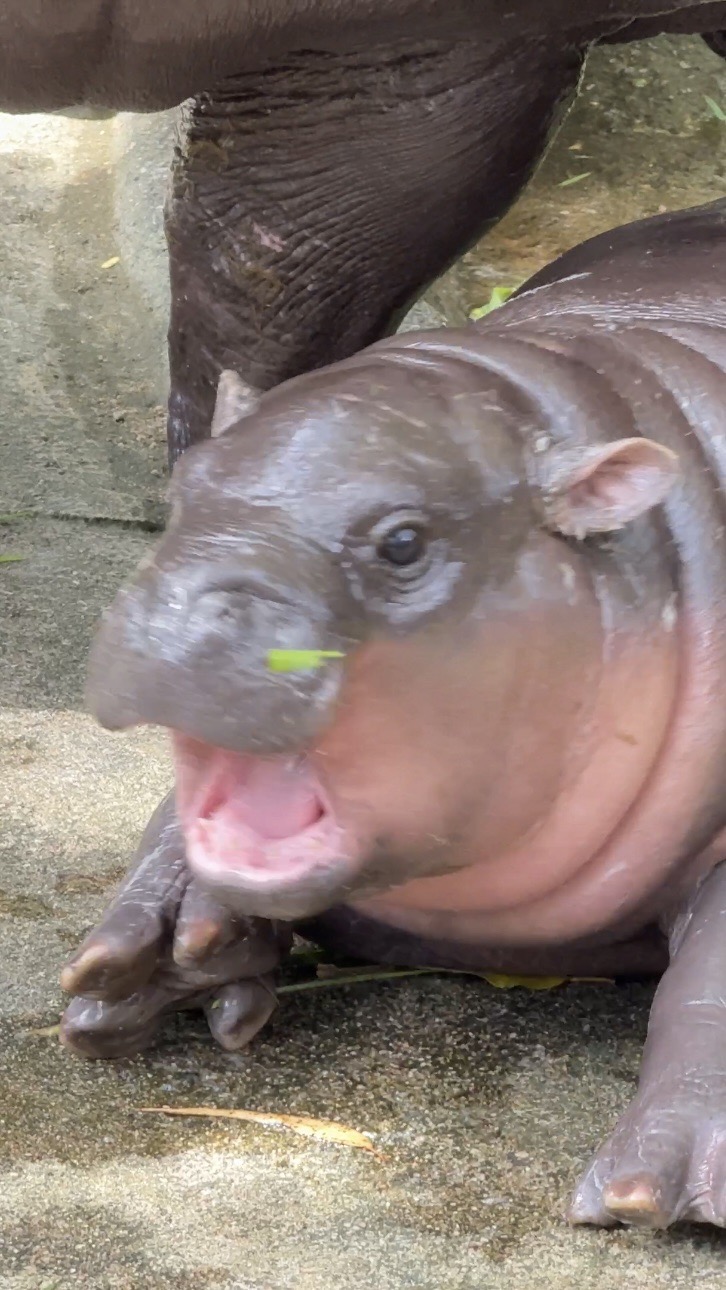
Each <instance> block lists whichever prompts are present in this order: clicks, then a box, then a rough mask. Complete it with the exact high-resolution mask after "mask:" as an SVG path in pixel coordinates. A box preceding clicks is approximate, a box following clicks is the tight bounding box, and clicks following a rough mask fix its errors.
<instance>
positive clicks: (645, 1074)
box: [569, 864, 726, 1227]
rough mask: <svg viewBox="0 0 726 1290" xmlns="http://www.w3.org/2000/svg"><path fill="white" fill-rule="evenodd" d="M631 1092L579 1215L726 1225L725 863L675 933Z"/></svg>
mask: <svg viewBox="0 0 726 1290" xmlns="http://www.w3.org/2000/svg"><path fill="white" fill-rule="evenodd" d="M671 956H672V959H671V966H670V967H669V968H668V971H667V972H666V973H665V975H664V976H663V978H662V980H661V982H660V985H659V987H658V990H657V993H656V996H655V1001H654V1003H653V1009H652V1012H651V1015H650V1024H649V1028H648V1039H647V1042H646V1046H645V1053H644V1056H643V1063H642V1066H641V1073H640V1085H639V1089H638V1093H637V1095H636V1098H635V1101H634V1102H633V1104H632V1106H631V1107H630V1108H629V1109H628V1110H627V1111H626V1113H625V1115H624V1116H623V1118H622V1119H621V1121H620V1123H619V1124H618V1126H617V1128H616V1129H615V1132H614V1134H613V1135H612V1137H611V1138H610V1140H609V1141H608V1142H607V1143H606V1144H605V1145H604V1146H603V1147H602V1148H601V1150H600V1151H599V1152H598V1154H597V1156H596V1157H595V1159H594V1160H593V1162H592V1164H591V1165H590V1167H589V1169H588V1170H587V1172H586V1174H585V1176H584V1178H583V1180H582V1181H581V1183H580V1185H579V1186H578V1188H577V1191H576V1193H575V1196H574V1199H573V1201H572V1205H571V1208H570V1215H569V1217H570V1219H571V1221H572V1222H575V1223H596V1224H598V1225H601V1226H602V1225H605V1226H611V1225H613V1224H615V1223H618V1222H621V1223H633V1224H639V1225H641V1226H646V1227H667V1226H668V1225H669V1224H670V1223H673V1222H675V1221H677V1220H679V1219H686V1220H691V1221H695V1222H702V1223H713V1224H715V1225H716V1226H719V1227H724V1226H726V864H721V865H720V866H719V867H718V868H717V869H715V870H714V871H713V872H712V873H711V874H710V876H709V877H708V878H707V879H706V880H705V881H704V882H703V884H702V885H701V887H700V888H699V889H698V891H697V892H696V893H695V896H694V898H693V900H692V902H691V904H690V905H689V907H688V908H687V909H686V910H684V911H683V913H682V914H681V915H680V916H679V918H678V920H677V922H676V924H675V926H674V928H673V930H672V933H671Z"/></svg>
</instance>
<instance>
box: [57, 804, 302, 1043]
mask: <svg viewBox="0 0 726 1290" xmlns="http://www.w3.org/2000/svg"><path fill="white" fill-rule="evenodd" d="M290 942H291V933H290V931H289V929H288V928H287V927H286V926H284V925H282V924H273V923H269V922H266V921H264V920H263V919H240V918H234V917H233V916H232V915H230V914H229V913H228V912H227V911H226V910H223V909H222V908H221V906H219V905H218V904H217V903H216V901H215V900H214V899H213V898H212V897H210V896H209V895H208V894H207V893H206V892H204V891H203V890H202V889H201V888H200V887H199V886H198V885H197V884H196V883H195V882H194V880H193V879H191V877H190V875H189V873H188V870H187V868H186V859H185V852H184V842H183V838H182V833H181V829H180V827H179V824H178V823H177V820H176V813H175V810H174V802H173V798H172V797H171V796H170V797H168V798H166V799H165V800H164V802H162V803H161V805H160V807H159V808H158V810H157V811H156V812H155V813H154V815H153V816H152V819H151V821H150V822H149V824H148V826H147V828H146V831H145V833H144V836H143V838H142V840H141V844H140V846H139V851H138V854H137V862H136V864H135V865H134V867H133V869H132V870H131V872H130V873H129V875H128V877H127V878H126V879H125V881H124V883H123V884H122V886H121V887H120V889H119V891H118V892H117V893H116V896H115V898H114V900H113V902H112V904H111V905H110V907H109V909H108V910H107V911H106V913H105V915H104V918H103V919H102V921H101V922H100V923H99V924H98V926H97V927H95V928H94V929H93V931H92V932H91V933H90V934H89V936H88V937H87V938H86V940H85V941H84V943H83V945H82V946H81V947H80V949H79V950H78V951H77V952H76V954H75V955H74V956H73V958H72V959H71V961H70V962H69V963H68V965H67V966H66V968H65V969H64V972H63V976H62V984H63V988H64V990H66V991H67V992H68V993H69V994H71V995H73V996H74V997H73V999H72V1000H71V1002H70V1004H69V1005H68V1007H67V1009H66V1011H65V1013H64V1015H63V1019H62V1023H61V1038H62V1040H63V1043H64V1044H65V1045H66V1046H67V1047H68V1048H71V1049H73V1051H75V1052H77V1053H79V1054H81V1055H82V1056H84V1057H96V1058H99V1057H105V1058H115V1057H125V1056H129V1055H130V1054H132V1053H135V1052H138V1051H139V1050H141V1049H143V1048H145V1047H147V1045H148V1044H149V1043H151V1041H152V1039H153V1038H154V1036H155V1034H156V1032H157V1030H158V1028H159V1025H160V1024H161V1021H162V1018H163V1017H164V1016H165V1015H166V1014H167V1013H169V1012H172V1011H176V1010H179V1009H186V1008H202V1009H203V1010H204V1012H205V1014H206V1017H207V1022H208V1024H209V1028H210V1030H211V1032H212V1034H213V1035H214V1038H215V1039H216V1040H217V1041H218V1043H220V1044H221V1045H222V1047H223V1048H226V1049H227V1050H228V1051H234V1050H236V1049H240V1048H243V1047H244V1046H245V1045H246V1044H248V1043H249V1042H250V1040H251V1039H252V1038H253V1037H254V1036H255V1035H256V1034H257V1032H258V1030H260V1029H261V1028H262V1026H264V1025H265V1023H266V1022H267V1021H268V1019H269V1017H270V1016H271V1014H272V1012H273V1011H274V1009H275V1005H276V999H275V989H274V978H273V975H272V974H273V973H274V970H275V968H276V967H277V966H278V964H279V963H280V960H281V958H282V957H283V955H284V954H285V952H286V951H287V949H288V948H289V945H290Z"/></svg>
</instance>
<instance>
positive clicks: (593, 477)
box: [537, 439, 680, 538]
mask: <svg viewBox="0 0 726 1290" xmlns="http://www.w3.org/2000/svg"><path fill="white" fill-rule="evenodd" d="M679 469H680V468H679V462H678V458H677V456H676V454H675V453H674V452H671V451H670V449H669V448H664V447H663V445H662V444H659V443H656V442H655V441H654V440H653V439H616V440H615V441H614V442H612V443H606V444H601V445H598V446H597V447H594V448H562V449H558V448H550V449H549V451H547V452H546V453H545V454H544V458H543V459H542V460H541V461H540V463H539V469H538V470H537V474H538V475H539V484H540V486H541V488H542V494H543V501H544V508H545V514H546V517H547V522H548V525H549V526H550V527H551V528H553V529H556V530H557V531H558V532H559V533H564V534H566V535H567V536H568V537H577V538H584V537H587V535H588V534H589V533H614V532H615V531H616V530H617V529H621V528H623V526H624V525H625V524H628V523H629V521H630V520H634V519H637V517H638V516H639V515H644V514H645V512H646V511H649V510H650V509H651V507H653V506H657V505H658V504H659V503H660V502H662V501H663V498H664V497H665V496H666V494H667V493H668V492H669V490H670V489H671V488H672V486H673V484H674V483H675V482H676V480H677V479H678V476H679Z"/></svg>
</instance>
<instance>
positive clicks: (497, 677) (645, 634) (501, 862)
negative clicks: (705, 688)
mask: <svg viewBox="0 0 726 1290" xmlns="http://www.w3.org/2000/svg"><path fill="white" fill-rule="evenodd" d="M555 560H556V561H557V565H554V561H555ZM545 575H549V577H550V578H552V579H553V580H554V581H555V585H556V584H557V583H558V582H559V585H560V587H561V588H566V591H567V595H565V596H554V597H552V598H551V600H550V601H549V602H548V601H546V600H542V601H539V602H536V603H533V600H532V597H531V595H530V594H529V589H530V584H531V582H532V580H533V579H535V578H541V577H543V576H545ZM508 592H509V594H508V595H507V597H506V612H502V613H501V614H500V615H499V616H498V615H497V611H496V606H495V605H494V604H490V605H486V606H484V605H483V606H482V614H481V624H482V625H481V627H480V628H477V629H476V630H474V631H466V632H463V633H462V634H461V638H460V639H459V640H458V641H455V643H454V644H452V640H451V638H450V637H446V638H442V637H440V636H438V635H433V636H432V637H431V638H428V637H427V636H426V634H425V633H422V634H421V636H420V637H419V638H415V639H409V640H406V641H405V643H401V642H391V641H388V642H382V641H379V642H372V643H370V644H369V645H366V646H362V647H360V648H359V649H358V650H356V651H354V652H353V654H352V655H351V657H350V659H349V660H348V661H347V663H346V677H345V682H344V687H343V690H342V693H341V696H340V700H339V702H338V705H337V708H336V712H335V715H334V717H333V719H332V721H331V722H330V724H329V725H328V727H327V729H326V730H325V731H324V732H323V733H322V734H321V736H320V737H319V739H318V740H316V741H315V744H314V745H313V746H312V747H310V748H309V749H307V750H303V751H302V752H301V754H300V755H299V756H297V757H294V756H284V757H272V758H264V759H262V758H255V757H251V756H247V755H242V754H237V753H232V752H225V751H224V750H221V749H215V748H212V747H210V746H209V745H205V744H203V743H201V742H199V741H195V740H191V739H189V738H187V737H184V736H180V735H179V734H176V735H175V736H174V748H175V760H176V768H177V802H178V808H179V812H180V818H181V821H182V825H183V827H184V830H185V835H186V840H187V847H188V857H189V864H190V867H191V869H192V871H193V872H194V873H195V874H196V875H197V876H198V877H199V878H200V879H202V880H203V881H206V882H208V883H209V884H210V885H211V886H212V887H215V888H217V889H221V888H222V887H224V888H225V889H226V890H228V891H232V890H234V888H235V887H238V888H239V889H240V890H243V891H244V897H245V907H246V908H250V901H251V912H253V913H264V914H265V915H267V913H268V910H269V909H270V908H272V910H273V916H274V914H275V912H276V907H275V901H276V900H279V902H280V916H283V912H284V910H285V905H286V901H287V900H288V899H289V898H290V897H291V894H292V895H294V898H295V900H296V901H297V902H298V903H297V904H296V910H297V911H298V913H297V916H307V915H308V914H312V913H316V912H317V910H318V909H319V908H321V907H324V904H323V900H324V903H325V904H330V903H331V902H332V901H335V900H342V899H346V901H347V903H349V904H353V905H355V907H356V908H360V909H361V910H363V911H365V912H367V913H370V914H371V915H373V916H375V917H376V918H377V919H379V920H382V921H385V922H387V923H390V924H392V925H394V926H398V927H401V928H404V929H406V930H408V931H412V932H415V933H417V934H419V935H422V936H427V937H433V938H440V937H445V936H446V935H450V934H451V931H452V928H455V931H456V936H457V938H458V939H460V940H463V941H470V942H476V941H482V940H484V939H486V940H487V941H488V942H489V943H491V944H498V943H506V942H509V943H517V942H518V941H524V942H525V943H530V944H532V943H534V944H536V943H538V942H546V941H548V940H550V939H553V938H555V937H561V938H565V937H566V938H568V939H574V938H575V937H577V936H582V935H587V934H588V933H589V932H591V931H592V930H593V929H594V928H599V927H602V926H603V924H604V923H605V924H607V922H608V920H609V917H610V916H612V918H613V919H615V918H616V917H617V918H619V919H621V920H622V918H623V916H624V914H627V912H628V911H629V910H630V911H632V910H635V909H638V910H639V911H640V909H641V907H642V904H643V902H644V901H647V900H648V899H649V897H650V896H651V894H652V892H653V889H654V888H655V887H656V886H658V887H659V888H660V887H661V884H660V881H659V879H660V877H661V876H662V868H661V867H659V866H661V865H662V854H661V852H662V849H663V848H664V847H666V846H670V844H671V840H672V837H673V830H674V828H675V827H676V826H677V822H678V814H679V810H680V808H681V801H680V798H679V796H678V794H674V793H673V791H672V789H671V793H670V808H671V809H670V810H668V809H666V804H664V803H663V801H662V800H661V799H660V796H659V787H658V786H659V782H660V781H661V780H662V779H663V778H664V777H665V778H666V779H668V778H669V777H670V778H671V781H672V776H673V764H674V759H675V758H679V759H681V760H682V761H683V766H682V768H681V772H680V774H681V778H683V777H684V776H686V778H687V774H688V766H687V765H686V762H685V758H686V752H685V749H684V747H683V733H682V732H681V731H680V726H679V715H678V708H679V702H678V700H679V691H680V690H681V689H682V687H683V686H684V685H686V684H687V669H686V671H684V667H683V662H684V656H683V652H682V649H681V645H682V643H683V634H682V631H681V624H680V623H679V622H678V621H677V616H675V615H674V614H673V613H672V612H671V609H672V607H671V606H670V604H669V603H668V602H664V604H663V606H662V607H661V608H660V609H659V608H658V606H656V611H655V612H651V613H650V621H647V622H646V621H643V619H642V618H641V619H640V620H639V621H638V622H637V623H634V624H633V625H632V628H631V631H630V632H629V633H628V632H627V631H624V630H623V629H622V626H620V627H619V629H618V631H617V636H615V635H613V639H612V640H611V639H609V637H608V633H607V631H606V630H605V629H604V627H603V621H602V615H603V608H602V606H601V605H599V604H598V603H597V600H596V598H595V597H594V596H593V595H592V594H591V591H590V589H589V587H588V586H587V581H586V578H585V577H584V573H583V570H582V569H581V568H578V558H577V557H576V556H573V557H571V559H570V562H569V563H568V564H565V563H564V562H563V558H562V551H561V548H560V547H558V546H556V545H555V544H554V543H548V540H547V539H541V538H540V539H538V543H537V546H536V548H535V549H534V550H530V551H528V552H526V553H525V555H524V557H523V558H522V560H521V561H520V564H519V567H518V570H517V578H516V583H515V585H513V586H511V587H510V588H509V589H508ZM568 599H569V600H570V601H571V602H572V603H571V606H570V607H569V608H568V603H567V601H568ZM502 603H503V604H504V602H502ZM575 614H576V615H577V620H578V626H577V631H576V633H574V634H573V630H572V621H571V615H575ZM537 618H539V621H535V620H536V619H537ZM573 641H574V643H575V644H574V647H573ZM482 658H486V659H487V660H488V662H487V666H485V667H482ZM382 747H385V757H382V756H381V755H380V749H381V748H382ZM696 751H697V750H696ZM691 762H692V763H694V764H693V770H694V773H696V772H697V771H698V766H697V759H695V757H694V756H693V754H691ZM643 812H650V813H651V815H653V816H656V812H657V817H656V818H659V819H660V821H661V823H660V824H659V825H658V827H651V828H650V832H649V846H648V848H647V849H643V850H642V851H639V850H638V849H637V848H636V847H635V846H634V844H633V834H632V832H631V825H630V821H631V820H633V821H634V824H633V828H635V827H637V821H638V817H639V815H641V814H642V813H643ZM623 848H629V854H630V859H629V863H628V867H627V870H624V868H623V866H622V863H621V860H620V856H621V854H622V851H623ZM409 875H411V878H412V880H411V881H408V878H409ZM413 875H416V876H415V877H414V876H413ZM258 897H259V899H260V900H264V902H265V903H264V906H259V907H258V905H257V904H256V903H255V902H256V900H257V899H258ZM300 902H302V903H300ZM603 916H604V917H603Z"/></svg>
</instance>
